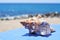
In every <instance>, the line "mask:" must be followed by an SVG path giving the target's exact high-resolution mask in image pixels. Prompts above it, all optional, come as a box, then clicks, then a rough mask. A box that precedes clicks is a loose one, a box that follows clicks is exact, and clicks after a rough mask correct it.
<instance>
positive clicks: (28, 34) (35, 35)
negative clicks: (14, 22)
mask: <svg viewBox="0 0 60 40" xmlns="http://www.w3.org/2000/svg"><path fill="white" fill-rule="evenodd" d="M51 35H52V34H49V35H44V36H43V35H37V34H30V33H26V34H24V35H22V36H34V37H37V36H41V37H49V36H51Z"/></svg>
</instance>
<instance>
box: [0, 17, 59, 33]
mask: <svg viewBox="0 0 60 40" xmlns="http://www.w3.org/2000/svg"><path fill="white" fill-rule="evenodd" d="M45 19H47V22H48V23H50V24H60V18H57V17H54V18H45ZM23 20H26V19H17V20H3V21H1V20H0V32H4V31H8V30H13V29H16V28H21V27H23V26H22V24H20V22H21V21H23Z"/></svg>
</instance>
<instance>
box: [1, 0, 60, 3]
mask: <svg viewBox="0 0 60 40" xmlns="http://www.w3.org/2000/svg"><path fill="white" fill-rule="evenodd" d="M0 3H60V0H0Z"/></svg>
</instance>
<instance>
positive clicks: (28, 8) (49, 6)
mask: <svg viewBox="0 0 60 40" xmlns="http://www.w3.org/2000/svg"><path fill="white" fill-rule="evenodd" d="M56 11H57V12H60V4H59V3H0V17H7V16H17V15H27V14H38V13H39V14H45V13H48V12H56Z"/></svg>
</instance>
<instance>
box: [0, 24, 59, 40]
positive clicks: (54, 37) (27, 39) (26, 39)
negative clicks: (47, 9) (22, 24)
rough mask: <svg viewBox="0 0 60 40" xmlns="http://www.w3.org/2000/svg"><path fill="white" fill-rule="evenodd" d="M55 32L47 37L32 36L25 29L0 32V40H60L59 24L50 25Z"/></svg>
mask: <svg viewBox="0 0 60 40" xmlns="http://www.w3.org/2000/svg"><path fill="white" fill-rule="evenodd" d="M51 26H52V27H53V28H54V29H55V30H56V32H54V33H52V34H51V35H49V36H39V35H32V34H29V33H28V30H27V29H25V28H17V29H15V30H10V31H6V32H0V40H60V24H51Z"/></svg>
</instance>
